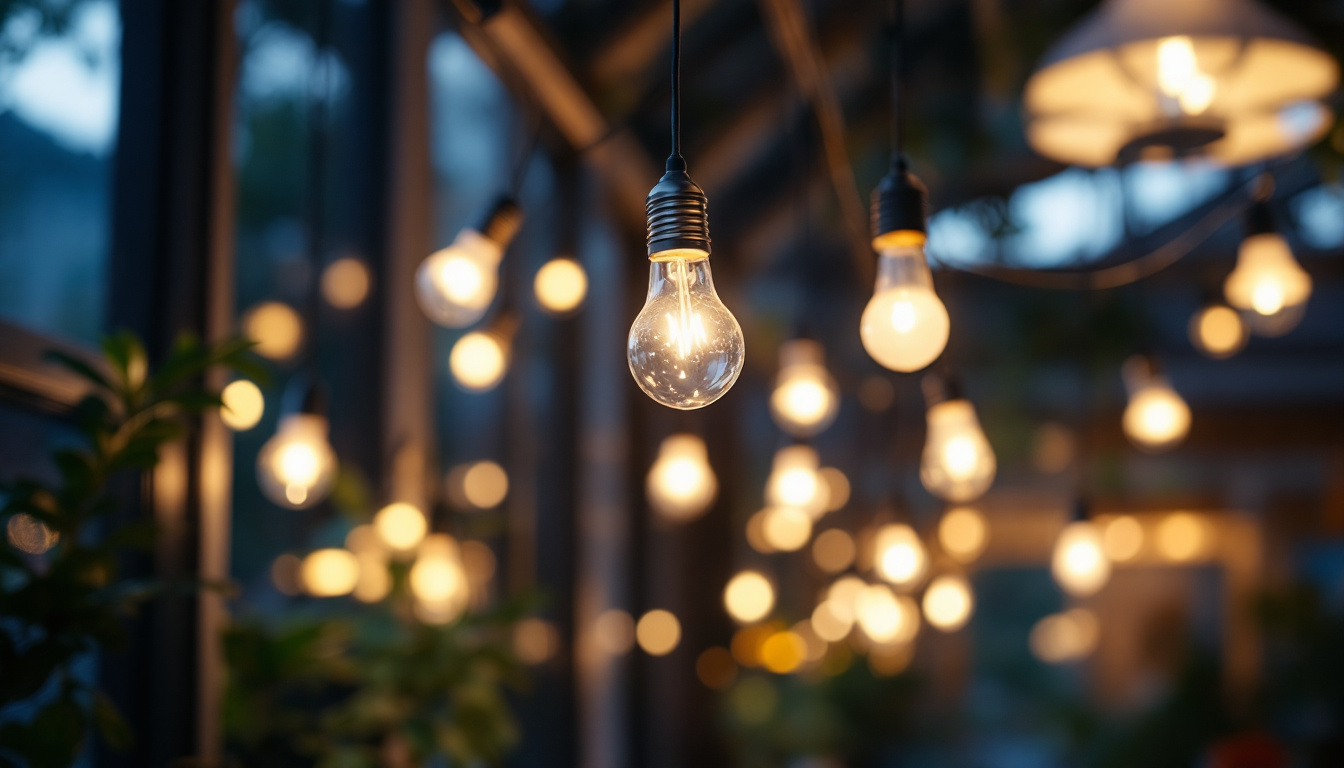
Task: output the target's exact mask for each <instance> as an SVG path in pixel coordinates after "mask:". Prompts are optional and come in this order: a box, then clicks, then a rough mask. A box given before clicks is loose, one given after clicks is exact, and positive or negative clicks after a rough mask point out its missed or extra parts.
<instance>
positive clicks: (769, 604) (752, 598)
mask: <svg viewBox="0 0 1344 768" xmlns="http://www.w3.org/2000/svg"><path fill="white" fill-rule="evenodd" d="M723 605H724V607H725V608H727V609H728V615H729V616H732V617H733V619H734V620H736V621H737V622H739V623H741V624H750V623H752V622H756V621H760V620H761V619H763V618H765V617H766V616H768V615H769V614H770V611H771V610H773V609H774V607H775V588H774V586H773V585H771V584H770V580H769V579H767V578H765V577H764V576H762V575H761V574H760V573H758V572H757V571H742V572H741V573H739V574H737V575H736V576H734V577H733V578H732V580H730V581H729V582H728V586H727V587H726V588H724V590H723Z"/></svg>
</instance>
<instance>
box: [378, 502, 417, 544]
mask: <svg viewBox="0 0 1344 768" xmlns="http://www.w3.org/2000/svg"><path fill="white" fill-rule="evenodd" d="M373 527H374V530H375V531H377V533H378V537H379V538H380V539H382V541H383V543H384V544H386V545H387V546H389V547H391V548H392V549H397V550H403V551H404V550H409V549H414V548H415V547H416V546H418V545H419V544H420V542H421V541H423V540H424V538H425V534H426V533H428V532H429V521H428V520H427V519H426V518H425V513H424V512H421V511H420V509H419V507H416V506H415V505H413V504H407V503H405V502H398V503H396V504H388V505H387V506H386V507H383V508H382V509H380V510H378V514H376V515H374V517H373Z"/></svg>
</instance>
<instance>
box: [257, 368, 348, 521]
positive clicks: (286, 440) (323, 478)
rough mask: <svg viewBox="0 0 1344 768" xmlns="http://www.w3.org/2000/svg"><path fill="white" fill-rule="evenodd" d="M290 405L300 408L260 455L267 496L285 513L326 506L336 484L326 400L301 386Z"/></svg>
mask: <svg viewBox="0 0 1344 768" xmlns="http://www.w3.org/2000/svg"><path fill="white" fill-rule="evenodd" d="M291 386H292V387H293V388H292V389H291V390H290V392H289V393H287V395H288V396H287V399H289V400H294V399H295V398H297V399H298V405H297V407H292V408H289V409H287V414H286V415H285V416H282V417H281V418H280V426H279V427H278V428H277V429H276V431H275V436H274V437H272V438H271V439H270V440H267V441H266V444H265V445H263V446H262V447H261V452H260V453H258V454H257V482H258V484H259V485H260V486H261V490H262V493H264V494H266V497H267V498H268V499H270V500H271V501H273V502H275V503H276V504H279V505H280V506H282V507H289V508H291V509H304V508H307V507H311V506H313V505H314V504H317V503H318V502H320V501H322V500H323V499H325V498H326V497H327V494H329V493H330V492H331V487H332V485H333V484H334V483H335V481H336V469H337V462H336V452H335V451H334V450H332V448H331V443H330V442H328V433H329V432H330V429H331V425H330V423H329V422H328V421H327V417H326V402H325V397H324V395H323V393H322V391H321V389H320V388H319V387H318V385H317V384H316V383H314V382H311V381H307V380H296V382H295V384H294V385H291Z"/></svg>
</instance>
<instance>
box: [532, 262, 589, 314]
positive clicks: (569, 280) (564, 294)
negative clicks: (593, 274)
mask: <svg viewBox="0 0 1344 768" xmlns="http://www.w3.org/2000/svg"><path fill="white" fill-rule="evenodd" d="M532 292H533V293H534V294H535V295H536V297H537V304H538V305H540V306H541V308H542V309H544V310H546V311H547V312H549V313H551V314H552V315H561V316H563V315H568V314H570V313H572V312H574V311H576V310H577V309H578V308H579V307H580V306H582V305H583V300H584V298H585V297H587V296H588V273H587V272H585V271H584V269H583V265H581V264H579V262H577V261H575V260H573V259H570V258H558V259H551V260H550V261H548V262H546V263H545V264H543V265H541V269H539V270H537V277H536V280H534V281H533V283H532Z"/></svg>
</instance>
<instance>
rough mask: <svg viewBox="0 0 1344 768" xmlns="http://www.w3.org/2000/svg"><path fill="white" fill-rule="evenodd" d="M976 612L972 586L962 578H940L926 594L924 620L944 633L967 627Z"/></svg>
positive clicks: (934, 581) (935, 580)
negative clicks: (972, 614)
mask: <svg viewBox="0 0 1344 768" xmlns="http://www.w3.org/2000/svg"><path fill="white" fill-rule="evenodd" d="M974 610H975V596H974V595H973V594H972V593H971V585H970V584H968V583H966V580H965V579H963V578H962V577H960V576H939V577H938V578H936V579H934V580H933V583H932V584H930V585H929V588H928V589H927V590H925V592H924V618H925V619H927V620H928V622H929V624H931V625H932V626H933V627H934V628H936V629H939V630H942V631H943V632H955V631H957V630H958V629H961V628H962V627H964V626H966V622H968V621H970V620H971V613H972V612H974Z"/></svg>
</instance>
